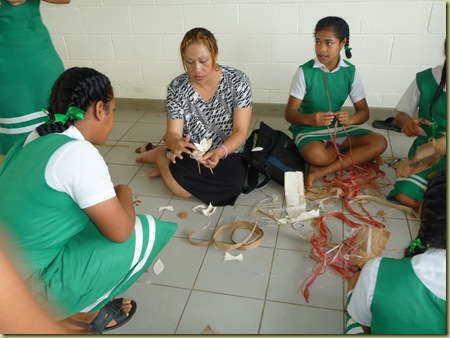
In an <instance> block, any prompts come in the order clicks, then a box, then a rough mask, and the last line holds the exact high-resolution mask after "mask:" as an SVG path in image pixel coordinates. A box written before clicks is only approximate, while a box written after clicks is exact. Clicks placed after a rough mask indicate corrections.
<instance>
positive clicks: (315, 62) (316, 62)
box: [313, 56, 348, 73]
mask: <svg viewBox="0 0 450 338" xmlns="http://www.w3.org/2000/svg"><path fill="white" fill-rule="evenodd" d="M341 67H348V64H346V63H345V62H344V59H342V57H340V56H339V62H338V64H337V67H336V68H334V69H333V70H332V71H331V72H330V71H329V70H328V68H327V67H325V65H324V64H322V63H320V61H319V60H318V59H317V57H315V58H314V66H313V68H321V69H322V70H323V71H324V72H325V73H335V72H337V71H338V70H339V69H340V68H341Z"/></svg>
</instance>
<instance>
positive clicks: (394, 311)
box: [346, 169, 448, 335]
mask: <svg viewBox="0 0 450 338" xmlns="http://www.w3.org/2000/svg"><path fill="white" fill-rule="evenodd" d="M446 181H447V172H446V170H445V169H444V170H441V171H440V172H439V173H438V174H437V175H436V176H434V177H433V178H432V179H431V180H430V181H429V183H428V187H427V189H426V191H425V194H424V197H423V203H422V204H421V208H420V215H421V222H420V229H419V233H418V235H417V237H416V239H414V240H413V241H412V242H411V243H410V245H409V247H408V248H407V249H406V250H405V257H404V258H402V259H394V258H381V257H377V258H374V259H372V260H370V261H368V262H367V263H366V264H365V265H364V267H363V269H362V270H361V272H360V273H357V274H355V275H353V277H352V278H351V279H350V281H349V284H348V289H349V292H348V299H349V304H348V308H347V311H348V315H349V317H348V318H347V319H348V320H347V328H346V333H362V332H363V331H364V332H365V333H369V332H370V333H373V334H404V335H411V334H421V335H428V334H441V335H442V334H447V333H448V331H447V259H446V257H447V250H446V248H447V214H446V207H447V199H446V195H447V183H446ZM359 324H360V325H362V330H361V328H360V327H359Z"/></svg>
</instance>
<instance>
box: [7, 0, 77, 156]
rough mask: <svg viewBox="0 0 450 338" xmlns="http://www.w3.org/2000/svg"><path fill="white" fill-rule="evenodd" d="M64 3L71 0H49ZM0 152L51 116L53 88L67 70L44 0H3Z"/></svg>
mask: <svg viewBox="0 0 450 338" xmlns="http://www.w3.org/2000/svg"><path fill="white" fill-rule="evenodd" d="M46 2H49V3H55V4H59V3H61V4H63V3H69V2H70V0H46ZM0 4H1V5H0V155H1V154H3V155H4V154H6V153H7V151H8V150H9V149H10V148H11V146H12V145H13V144H14V142H16V141H18V140H19V139H21V138H23V137H24V136H25V135H27V134H28V133H29V132H30V131H32V130H34V129H35V128H36V126H38V125H39V124H41V123H42V122H43V121H45V120H46V119H47V116H46V115H45V113H44V112H43V111H42V108H43V107H47V105H48V102H47V100H48V97H49V96H50V89H51V88H52V85H53V83H54V82H55V80H56V78H57V77H58V76H59V75H60V74H61V73H62V72H63V71H64V66H63V64H62V61H61V59H60V58H59V56H58V54H57V53H56V50H55V48H54V47H53V44H52V40H51V39H50V35H49V33H48V31H47V28H46V27H45V26H44V24H43V22H42V19H41V14H40V11H39V4H40V0H26V1H25V0H0Z"/></svg>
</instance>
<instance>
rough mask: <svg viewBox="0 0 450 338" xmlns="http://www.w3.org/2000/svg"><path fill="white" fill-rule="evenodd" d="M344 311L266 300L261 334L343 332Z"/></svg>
mask: <svg viewBox="0 0 450 338" xmlns="http://www.w3.org/2000/svg"><path fill="white" fill-rule="evenodd" d="M343 326H344V324H343V312H342V311H333V310H327V309H319V308H314V307H306V306H301V305H292V304H283V303H276V302H266V304H265V306H264V317H263V320H262V322H261V330H260V334H272V335H281V334H286V335H287V334H291V335H301V334H306V335H312V334H320V335H324V334H339V335H341V334H343V332H344V327H343Z"/></svg>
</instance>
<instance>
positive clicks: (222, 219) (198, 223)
mask: <svg viewBox="0 0 450 338" xmlns="http://www.w3.org/2000/svg"><path fill="white" fill-rule="evenodd" d="M261 120H263V121H264V122H266V123H267V124H269V125H270V126H272V127H273V128H276V129H281V130H284V131H287V127H288V124H287V122H285V120H284V118H283V117H282V116H280V117H274V116H253V119H252V127H253V128H257V127H258V126H259V122H260V121H261ZM369 123H370V122H369ZM376 131H377V132H380V133H382V134H384V135H385V136H386V138H388V140H389V141H390V142H389V144H390V146H389V147H388V149H387V150H386V152H385V154H384V156H385V158H391V157H393V156H396V157H405V156H406V153H407V150H408V148H409V146H410V144H411V142H412V140H411V139H408V138H407V137H405V136H403V134H401V133H396V132H391V131H390V132H388V131H383V130H378V129H377V130H376ZM164 132H165V114H164V113H163V112H152V111H136V110H134V111H133V110H120V109H119V110H118V111H117V112H116V125H115V127H114V130H113V132H112V134H111V136H110V139H109V141H108V142H107V144H106V145H104V146H100V147H98V149H99V150H100V152H101V154H102V155H104V157H105V160H106V162H107V163H108V166H109V168H110V173H111V176H112V179H113V182H114V183H115V184H119V183H124V184H128V185H129V186H130V187H131V188H132V190H133V192H134V198H135V201H136V203H135V204H136V211H137V212H138V213H148V214H152V215H155V216H157V217H158V218H160V219H161V220H167V221H173V222H176V223H178V225H179V229H178V231H177V233H176V234H175V236H174V237H173V238H172V239H171V241H170V242H169V244H168V245H167V246H166V247H165V248H164V249H163V251H162V252H161V253H160V255H159V258H160V259H161V261H162V262H163V264H164V266H165V269H164V271H163V272H162V273H161V274H159V275H156V274H155V273H154V272H153V269H150V270H149V272H147V273H145V274H144V275H143V276H142V277H141V278H140V279H139V280H138V281H137V282H136V283H135V285H133V286H132V287H131V288H130V289H129V290H128V291H127V292H126V293H125V294H124V295H125V296H126V297H130V298H132V299H135V300H136V301H137V303H138V310H137V312H136V314H135V316H134V318H133V319H132V321H130V323H128V324H127V325H125V326H123V327H121V328H119V329H117V330H114V331H112V332H111V333H113V334H200V333H202V332H203V333H205V331H204V330H205V328H207V327H208V326H209V328H210V330H211V331H210V333H217V334H342V333H343V330H344V318H345V313H344V309H345V290H346V285H347V281H346V280H345V279H344V278H342V277H341V276H340V275H338V273H336V272H335V271H334V270H332V269H331V268H328V269H327V270H326V272H325V273H324V274H323V275H320V276H319V277H318V278H317V280H316V281H315V282H314V283H313V284H312V286H311V287H310V297H309V303H307V302H306V301H305V299H304V297H303V294H302V293H298V289H299V286H301V284H302V283H303V281H304V280H305V278H306V277H307V276H308V274H309V273H310V272H311V271H312V268H313V267H314V264H313V261H312V260H311V258H309V249H310V245H309V242H308V241H306V240H304V239H302V238H300V237H299V236H296V235H295V234H294V233H293V232H291V231H289V230H288V229H287V228H286V227H284V226H278V225H277V224H276V223H275V222H274V221H272V220H270V219H268V218H261V217H259V220H258V224H260V225H261V226H262V228H263V230H264V236H265V237H264V239H263V243H262V245H261V246H259V247H258V248H256V249H254V250H251V251H238V250H236V251H233V252H231V254H233V255H238V254H240V253H242V255H243V261H224V253H225V252H224V251H222V250H219V249H217V248H215V247H214V245H211V246H208V247H200V246H194V245H192V244H191V243H190V242H189V241H188V239H187V237H188V233H189V231H190V230H192V229H193V230H195V231H196V233H195V235H194V238H195V239H198V240H202V239H209V238H211V236H212V234H213V233H214V231H215V230H217V228H219V227H220V226H222V225H224V224H227V223H230V222H233V221H238V220H249V221H253V222H254V221H255V220H256V212H255V210H256V208H260V209H263V210H266V211H267V210H270V209H272V208H275V207H281V206H282V202H283V197H284V190H283V187H281V186H279V185H277V184H276V183H274V182H270V183H269V184H268V185H267V186H266V187H264V188H262V189H259V190H256V191H253V192H252V193H251V194H249V195H242V196H240V197H239V198H238V200H237V202H236V205H235V206H227V207H219V208H217V210H216V212H215V213H214V214H213V215H212V216H210V217H207V216H204V215H203V214H201V213H198V212H197V213H196V212H194V211H193V210H192V208H193V207H194V206H197V205H199V204H202V203H201V202H200V201H199V200H197V199H195V198H190V199H180V198H175V197H173V196H172V193H171V192H170V191H169V190H168V189H167V188H166V187H165V185H164V184H163V181H162V179H161V178H160V177H158V178H153V179H148V178H147V177H146V176H145V175H146V173H147V172H149V171H150V170H151V166H149V165H146V164H145V165H142V164H137V163H136V162H135V157H136V154H135V153H134V150H135V149H136V148H137V147H138V146H140V145H142V144H143V143H144V142H147V141H151V142H153V143H154V144H158V143H161V142H162V139H163V136H164ZM288 134H289V132H288ZM289 135H290V134H289ZM382 169H383V170H384V171H385V173H386V177H387V179H388V180H390V182H391V183H392V182H394V181H395V172H394V170H393V169H392V168H389V167H388V166H386V165H385V166H383V167H382ZM389 190H390V187H386V188H385V189H384V190H383V191H384V192H388V191H389ZM276 199H277V201H275V202H273V201H274V200H276ZM338 203H340V202H336V203H334V204H327V205H326V206H325V208H326V211H332V210H342V206H341V205H340V204H338ZM162 206H172V207H173V211H170V210H161V211H160V209H159V208H160V207H162ZM308 208H310V209H312V208H316V206H314V205H313V204H311V203H308ZM366 208H367V209H368V210H369V212H370V213H371V214H372V215H374V216H375V215H376V214H377V212H378V211H380V210H384V211H385V215H386V216H385V217H384V218H379V217H378V218H376V219H377V220H379V221H382V222H384V223H385V224H386V226H387V228H388V230H389V231H390V232H391V237H390V239H389V241H388V244H387V248H386V250H385V252H384V256H389V257H401V256H402V252H403V249H404V248H405V247H406V245H407V244H408V243H409V241H410V240H411V234H413V235H414V234H416V233H417V230H418V226H419V223H418V220H417V219H415V218H414V217H411V216H409V215H406V214H405V213H404V212H402V211H398V210H396V209H392V208H390V207H386V206H383V205H380V204H377V203H374V202H369V204H367V205H366ZM310 209H308V210H310ZM181 211H186V212H187V213H188V217H187V218H183V219H182V218H179V217H178V216H177V215H178V213H180V212H181ZM303 223H304V228H303V229H302V230H301V232H303V234H304V235H307V233H308V232H309V231H310V230H311V229H312V228H311V227H310V225H309V223H311V222H310V221H306V222H303ZM327 224H328V226H329V227H330V228H331V229H332V232H333V236H334V239H335V240H336V241H340V240H342V238H344V237H346V236H347V235H348V234H349V232H350V228H349V227H348V226H347V225H343V222H342V221H340V220H337V219H334V220H333V219H330V221H329V222H328V223H327ZM222 240H224V241H225V240H227V239H226V238H225V236H223V237H222Z"/></svg>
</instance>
